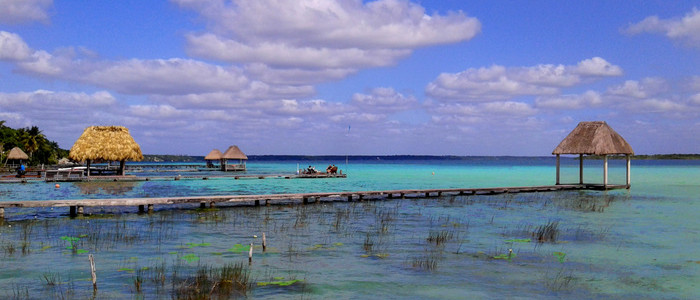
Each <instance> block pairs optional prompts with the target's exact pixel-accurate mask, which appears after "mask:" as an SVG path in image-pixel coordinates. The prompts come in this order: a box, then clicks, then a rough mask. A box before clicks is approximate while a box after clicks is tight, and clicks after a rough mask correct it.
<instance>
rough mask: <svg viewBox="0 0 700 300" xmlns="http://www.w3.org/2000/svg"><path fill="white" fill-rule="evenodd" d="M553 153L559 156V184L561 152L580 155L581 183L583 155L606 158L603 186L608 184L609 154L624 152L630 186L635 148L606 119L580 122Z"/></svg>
mask: <svg viewBox="0 0 700 300" xmlns="http://www.w3.org/2000/svg"><path fill="white" fill-rule="evenodd" d="M552 154H554V155H556V156H557V175H556V176H557V178H556V184H559V179H560V171H559V156H560V155H561V154H578V155H579V184H583V155H601V156H603V159H604V167H603V187H604V188H607V186H608V155H620V154H624V155H625V156H626V159H627V173H626V176H627V178H626V179H627V180H626V181H627V188H629V187H630V155H634V150H632V146H630V144H629V143H627V141H625V139H624V138H623V137H622V136H621V135H620V134H618V133H617V132H615V130H613V129H612V128H611V127H610V126H608V124H607V123H605V121H593V122H580V123H578V126H576V128H574V130H572V131H571V133H569V135H567V136H566V138H564V140H562V141H561V143H559V145H558V146H557V147H556V148H554V151H552Z"/></svg>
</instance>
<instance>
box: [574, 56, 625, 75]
mask: <svg viewBox="0 0 700 300" xmlns="http://www.w3.org/2000/svg"><path fill="white" fill-rule="evenodd" d="M574 72H575V73H577V74H580V75H583V76H620V75H622V68H620V67H619V66H616V65H613V64H611V63H609V62H608V61H606V60H605V59H602V58H600V57H593V58H589V59H586V60H583V61H581V62H579V63H578V65H576V69H575V71H574Z"/></svg>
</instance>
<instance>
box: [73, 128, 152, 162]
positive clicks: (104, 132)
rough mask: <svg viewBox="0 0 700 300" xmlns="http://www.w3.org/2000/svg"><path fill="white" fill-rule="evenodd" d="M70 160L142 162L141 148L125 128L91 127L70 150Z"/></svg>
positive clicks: (86, 129)
mask: <svg viewBox="0 0 700 300" xmlns="http://www.w3.org/2000/svg"><path fill="white" fill-rule="evenodd" d="M68 157H70V159H72V160H75V161H85V160H88V159H90V160H100V159H101V160H111V161H122V160H135V161H138V160H142V159H143V154H141V147H139V144H137V143H136V142H135V141H134V138H132V137H131V134H129V129H126V127H124V126H90V127H88V128H85V131H83V134H82V135H81V136H80V137H79V138H78V140H77V141H75V144H73V147H72V148H71V149H70V155H69V156H68Z"/></svg>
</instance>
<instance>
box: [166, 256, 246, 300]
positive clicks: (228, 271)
mask: <svg viewBox="0 0 700 300" xmlns="http://www.w3.org/2000/svg"><path fill="white" fill-rule="evenodd" d="M249 273H250V271H249V270H248V268H247V267H246V265H245V264H243V263H235V264H234V263H228V264H226V265H224V266H222V267H221V268H214V267H211V266H207V265H204V266H200V267H198V268H197V270H196V271H195V273H194V274H193V275H191V276H187V277H184V278H175V277H174V278H173V291H172V292H173V294H172V295H173V296H174V298H176V299H211V298H212V297H215V298H230V297H232V296H245V295H246V294H247V293H248V291H249V290H250V289H251V288H252V287H253V285H252V282H251V281H250V275H249Z"/></svg>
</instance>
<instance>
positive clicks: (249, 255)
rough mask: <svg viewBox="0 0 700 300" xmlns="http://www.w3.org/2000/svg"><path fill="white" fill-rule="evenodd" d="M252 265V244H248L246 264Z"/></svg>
mask: <svg viewBox="0 0 700 300" xmlns="http://www.w3.org/2000/svg"><path fill="white" fill-rule="evenodd" d="M252 263H253V243H250V250H248V264H252Z"/></svg>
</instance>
